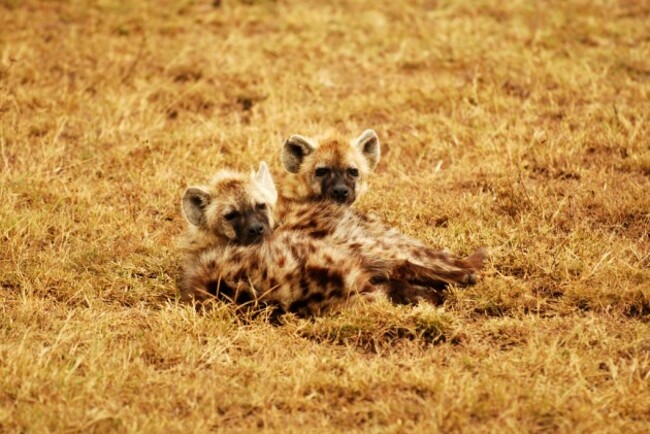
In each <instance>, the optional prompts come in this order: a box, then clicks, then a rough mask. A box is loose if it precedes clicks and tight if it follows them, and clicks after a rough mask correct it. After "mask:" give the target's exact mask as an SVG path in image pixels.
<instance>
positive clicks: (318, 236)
mask: <svg viewBox="0 0 650 434" xmlns="http://www.w3.org/2000/svg"><path fill="white" fill-rule="evenodd" d="M309 236H310V237H312V238H316V239H322V238H325V237H326V236H327V231H326V230H323V229H320V230H316V231H312V232H311V233H310V234H309Z"/></svg>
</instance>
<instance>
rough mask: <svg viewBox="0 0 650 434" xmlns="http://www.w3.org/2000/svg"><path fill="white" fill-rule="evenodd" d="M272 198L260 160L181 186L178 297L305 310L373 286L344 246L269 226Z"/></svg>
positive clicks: (320, 308)
mask: <svg viewBox="0 0 650 434" xmlns="http://www.w3.org/2000/svg"><path fill="white" fill-rule="evenodd" d="M276 202H277V192H276V189H275V185H274V184H273V180H272V178H271V175H270V173H269V171H268V168H267V166H266V164H264V163H262V164H261V165H260V169H259V171H258V172H257V173H253V174H252V175H251V176H250V177H249V176H246V175H243V174H240V173H236V172H231V171H221V172H219V173H218V174H217V175H216V176H215V177H214V178H213V179H212V181H211V183H210V184H209V185H207V186H199V187H190V188H188V189H187V190H186V192H185V194H184V196H183V203H182V205H183V211H184V214H185V217H186V218H187V221H188V223H189V227H188V230H187V233H186V234H185V238H184V240H183V248H184V251H185V264H184V270H183V280H182V282H181V292H182V296H183V299H184V300H186V301H189V300H196V301H199V302H200V301H204V300H208V299H212V298H219V299H228V300H231V301H234V302H236V303H238V304H248V303H255V304H258V303H259V304H263V305H273V306H277V307H279V308H280V310H281V311H284V312H296V313H298V314H303V315H311V314H317V313H319V312H321V311H323V310H325V309H328V308H330V307H332V306H334V305H337V304H341V303H344V302H345V301H347V300H348V299H349V298H350V297H353V296H356V295H364V294H365V295H368V294H371V293H373V292H374V288H373V287H372V285H371V284H370V280H371V274H370V273H369V272H368V271H367V270H370V269H371V266H370V265H364V264H363V263H362V262H363V261H362V259H360V258H357V259H350V258H351V252H349V251H348V249H346V248H345V247H344V246H329V245H327V244H325V243H324V242H322V241H319V240H314V239H309V238H306V237H303V236H302V234H301V233H299V232H297V231H283V230H277V231H273V229H274V226H275V222H274V218H273V210H274V208H275V206H276Z"/></svg>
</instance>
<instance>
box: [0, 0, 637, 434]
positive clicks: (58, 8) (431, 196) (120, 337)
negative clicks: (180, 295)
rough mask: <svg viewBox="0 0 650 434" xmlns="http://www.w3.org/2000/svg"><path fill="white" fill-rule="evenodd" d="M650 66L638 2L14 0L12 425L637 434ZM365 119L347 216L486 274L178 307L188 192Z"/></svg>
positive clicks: (4, 31) (7, 292)
mask: <svg viewBox="0 0 650 434" xmlns="http://www.w3.org/2000/svg"><path fill="white" fill-rule="evenodd" d="M649 59H650V4H648V3H647V2H645V1H643V0H620V1H613V0H612V1H609V0H608V1H580V0H571V1H539V2H532V1H510V2H507V3H504V2H497V1H487V0H480V1H469V0H458V1H442V0H440V1H432V0H418V1H415V0H410V1H405V2H391V1H375V2H367V1H332V2H318V1H311V0H308V1H290V0H278V1H265V0H260V1H254V0H249V1H234V0H232V1H228V0H222V1H213V2H210V1H163V2H149V1H146V2H138V3H132V2H119V1H113V0H107V1H92V2H91V1H22V0H0V300H1V304H0V310H1V311H2V312H1V314H0V431H7V432H22V431H39V432H42V431H69V432H82V431H83V432H88V431H123V432H134V431H138V432H140V431H145V432H160V431H165V432H180V431H182V432H188V431H193V432H194V431H195V432H206V431H211V430H226V431H238V430H239V431H251V430H258V429H267V430H270V431H286V430H287V429H289V430H305V431H325V432H327V431H341V430H359V431H377V430H382V431H384V430H385V431H391V432H403V431H413V430H416V431H429V432H430V431H445V432H447V431H471V432H475V431H492V432H494V431H499V432H504V431H554V432H555V431H564V432H566V431H626V432H643V431H644V430H647V424H648V423H649V422H650V420H649V419H650V417H649V416H648V415H649V414H650V404H649V403H650V391H649V390H648V380H649V379H650V355H649V354H650V353H649V350H650V338H649V336H650V327H649V325H648V318H649V315H650V270H649V268H650V235H649V228H650V195H649V194H648V193H647V192H648V191H649V187H650V141H649V139H648V137H649V136H650V134H649V129H650V123H649V122H648V120H649V119H648V118H649V117H650V60H649ZM365 128H374V129H375V130H376V131H377V132H378V133H379V135H380V138H381V139H382V147H383V159H382V161H381V163H380V165H379V167H378V170H377V172H376V176H375V177H374V178H373V180H372V182H371V187H370V192H369V193H368V194H367V195H366V196H364V197H363V198H362V199H361V201H360V203H359V208H360V209H362V210H373V211H374V212H377V213H379V214H380V215H382V216H383V217H384V219H385V220H386V221H387V222H389V223H391V224H392V225H395V226H397V227H399V228H400V229H402V230H403V231H404V232H406V233H409V234H411V235H413V236H416V237H418V238H420V239H423V240H425V241H427V242H428V243H429V244H431V245H432V246H437V247H447V248H449V249H451V250H454V251H458V252H465V253H466V252H469V251H471V250H473V249H475V248H476V247H479V246H481V245H485V246H488V247H489V248H490V251H491V253H492V258H491V261H490V263H489V264H488V267H487V270H486V272H485V277H484V279H483V280H482V281H481V282H480V283H479V285H477V286H476V287H473V288H471V289H468V290H463V291H460V290H453V291H451V294H450V297H449V299H448V301H447V302H446V304H445V306H444V307H443V308H442V309H435V308H433V307H430V306H420V307H417V308H401V307H393V306H388V305H383V304H380V305H376V306H365V307H363V306H361V307H357V308H355V310H351V311H348V312H343V313H341V314H339V315H332V316H329V317H325V318H320V319H317V320H313V321H303V320H298V319H296V318H287V320H286V324H285V325H283V326H281V327H273V326H270V325H268V324H265V323H264V322H263V321H261V320H245V319H241V318H238V317H236V316H234V315H233V313H232V311H231V310H230V309H229V308H228V307H227V306H223V307H222V308H220V309H217V310H216V311H215V312H212V313H210V314H208V315H197V314H196V313H195V312H194V311H193V310H192V309H191V308H188V307H186V306H182V305H178V304H177V302H176V288H175V279H176V277H177V273H178V266H179V255H178V253H177V251H176V249H175V246H174V242H175V237H176V236H177V235H178V234H179V233H180V231H181V230H182V227H183V225H184V222H183V219H182V217H181V215H180V210H179V204H180V195H181V194H182V191H183V189H184V187H185V186H186V185H188V184H190V183H197V182H202V181H204V180H205V179H207V178H208V177H209V176H210V174H211V173H212V172H213V171H215V170H217V169H219V168H222V167H225V166H228V167H234V168H237V169H248V168H249V167H252V166H254V165H255V164H256V163H257V162H258V161H259V160H260V159H265V160H267V161H268V162H269V163H270V165H271V167H272V169H273V172H274V175H275V177H276V180H277V181H278V182H279V183H285V184H286V183H287V182H290V177H288V176H286V175H284V174H283V173H282V169H281V166H280V162H279V149H280V147H281V144H282V142H283V139H284V138H286V137H287V136H288V135H290V134H294V133H300V134H304V135H317V134H321V133H324V132H328V131H336V132H338V133H341V134H345V135H349V136H350V137H352V136H355V135H357V134H359V133H360V132H361V131H362V130H363V129H365Z"/></svg>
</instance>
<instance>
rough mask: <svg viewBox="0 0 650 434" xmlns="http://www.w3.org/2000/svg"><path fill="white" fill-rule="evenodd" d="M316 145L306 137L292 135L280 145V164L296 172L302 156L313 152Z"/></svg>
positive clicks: (289, 170) (302, 158)
mask: <svg viewBox="0 0 650 434" xmlns="http://www.w3.org/2000/svg"><path fill="white" fill-rule="evenodd" d="M314 149H316V145H315V144H314V143H313V142H312V141H311V140H310V139H308V138H307V137H303V136H299V135H293V136H291V137H289V138H288V139H287V141H286V142H284V146H283V147H282V166H284V168H285V169H287V171H288V172H291V173H298V170H300V166H301V165H302V162H303V160H304V158H305V157H306V156H307V155H309V154H311V153H312V152H314Z"/></svg>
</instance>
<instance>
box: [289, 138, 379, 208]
mask: <svg viewBox="0 0 650 434" xmlns="http://www.w3.org/2000/svg"><path fill="white" fill-rule="evenodd" d="M379 154H380V150H379V138H378V137H377V134H376V133H375V132H374V131H373V130H366V131H364V132H363V134H361V135H360V136H359V137H357V138H356V139H354V140H352V141H351V142H347V141H345V140H338V139H329V140H323V141H321V142H320V143H319V142H317V141H316V140H314V139H310V138H308V137H303V136H299V135H295V136H291V137H289V139H287V141H286V142H285V143H284V147H283V148H282V165H283V166H284V168H285V169H287V170H288V171H289V172H291V173H296V174H298V176H299V177H300V178H301V180H302V182H303V183H304V184H305V185H306V186H307V188H308V190H309V194H310V196H312V197H316V198H320V199H326V200H333V201H335V202H338V203H345V204H351V203H352V202H354V201H355V200H356V198H357V197H358V196H359V195H361V194H362V193H363V192H364V191H365V189H366V188H367V187H366V182H367V181H366V178H367V177H368V175H369V173H370V172H371V171H372V170H373V169H374V168H375V167H376V166H377V163H378V162H379Z"/></svg>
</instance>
